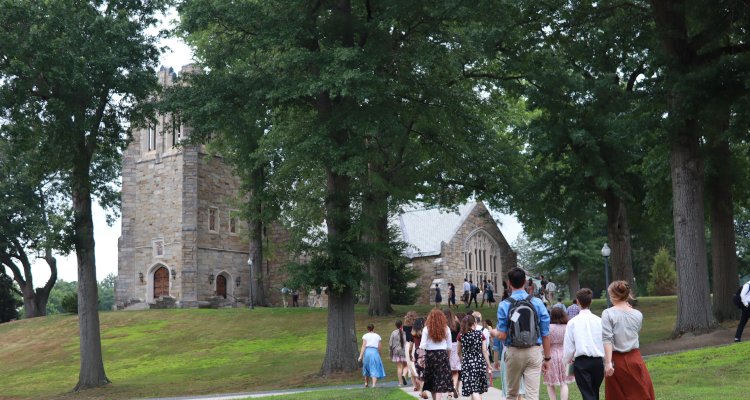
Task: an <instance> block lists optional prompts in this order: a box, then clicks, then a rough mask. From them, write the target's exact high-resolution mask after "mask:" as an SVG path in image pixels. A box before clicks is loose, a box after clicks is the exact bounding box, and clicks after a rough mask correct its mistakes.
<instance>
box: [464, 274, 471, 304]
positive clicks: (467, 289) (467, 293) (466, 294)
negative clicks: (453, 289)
mask: <svg viewBox="0 0 750 400" xmlns="http://www.w3.org/2000/svg"><path fill="white" fill-rule="evenodd" d="M470 292H471V284H470V283H469V282H468V280H467V279H466V278H464V295H463V298H462V300H463V301H464V304H465V305H466V308H469V303H468V301H469V298H470V297H469V296H470V294H471V293H470Z"/></svg>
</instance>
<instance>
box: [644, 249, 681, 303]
mask: <svg viewBox="0 0 750 400" xmlns="http://www.w3.org/2000/svg"><path fill="white" fill-rule="evenodd" d="M650 276H651V280H650V281H649V282H648V294H649V295H650V296H674V295H676V294H677V269H676V268H675V265H674V262H672V257H671V256H670V255H669V251H667V249H665V248H664V247H662V248H661V249H659V252H658V253H656V255H655V256H654V265H653V266H652V267H651V274H650Z"/></svg>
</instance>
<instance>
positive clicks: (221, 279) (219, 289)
mask: <svg viewBox="0 0 750 400" xmlns="http://www.w3.org/2000/svg"><path fill="white" fill-rule="evenodd" d="M216 295H217V296H221V297H223V298H225V299H226V298H227V277H226V276H224V275H219V276H217V277H216Z"/></svg>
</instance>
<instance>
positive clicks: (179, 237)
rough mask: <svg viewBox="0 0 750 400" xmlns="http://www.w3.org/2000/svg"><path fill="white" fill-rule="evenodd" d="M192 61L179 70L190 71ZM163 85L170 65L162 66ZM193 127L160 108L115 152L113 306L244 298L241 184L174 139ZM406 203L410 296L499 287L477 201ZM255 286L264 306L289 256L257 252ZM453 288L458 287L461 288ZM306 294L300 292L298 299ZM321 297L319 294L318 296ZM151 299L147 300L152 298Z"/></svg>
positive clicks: (278, 236)
mask: <svg viewBox="0 0 750 400" xmlns="http://www.w3.org/2000/svg"><path fill="white" fill-rule="evenodd" d="M193 71H194V70H193V68H192V66H190V65H187V66H184V67H183V68H182V71H181V72H182V73H190V72H193ZM158 74H159V82H160V83H161V84H162V85H171V84H173V79H174V78H175V76H176V75H175V73H174V71H173V70H172V69H171V68H169V69H167V68H165V67H162V69H161V70H160V71H159V73H158ZM190 131H191V129H190V128H189V127H187V126H184V125H182V124H181V123H180V121H179V119H178V118H177V117H172V116H165V115H161V116H159V121H158V123H157V124H156V125H152V126H149V127H147V128H144V129H141V130H138V131H136V132H133V141H132V143H131V144H130V146H129V147H128V148H127V149H126V150H125V151H124V152H123V165H122V232H121V236H120V238H119V241H118V277H117V279H116V280H115V308H116V309H122V308H124V307H127V306H129V305H131V304H133V303H141V302H145V303H151V304H154V305H155V304H156V303H158V304H160V305H164V304H166V307H167V308H172V307H176V308H199V307H201V308H203V307H212V308H217V307H236V306H238V305H239V306H244V305H245V304H246V303H247V302H248V300H249V298H250V285H249V283H250V267H249V266H248V265H247V259H248V256H249V253H248V244H247V243H245V242H243V241H242V240H241V236H240V232H241V230H242V229H243V228H246V223H245V222H244V221H241V220H238V219H237V218H236V217H234V216H233V215H232V212H233V211H236V210H234V209H233V208H232V206H231V204H232V200H234V199H236V198H237V196H238V195H239V190H238V188H239V186H240V182H239V179H238V178H237V177H235V176H234V175H233V174H232V171H231V169H230V168H229V167H228V166H227V165H225V164H224V163H223V162H222V159H221V157H220V156H210V157H209V155H208V153H207V152H206V151H205V149H204V148H203V147H202V146H198V147H195V146H177V145H178V144H179V142H180V141H181V140H182V139H183V138H186V137H188V136H189V135H190ZM417 207H418V206H415V207H413V209H410V210H409V211H406V212H404V213H402V214H400V215H398V216H397V217H396V218H394V219H392V223H394V224H396V225H397V227H398V228H399V229H400V232H401V234H402V235H403V239H404V240H405V241H406V243H408V244H409V246H408V248H407V250H406V254H404V255H405V256H406V257H408V258H409V259H410V260H411V263H412V265H414V266H416V267H418V268H419V269H420V270H421V271H422V277H421V278H420V279H418V280H417V282H413V283H412V285H417V286H419V287H421V288H424V293H423V295H422V297H420V299H419V301H418V303H419V304H426V303H428V302H429V301H430V298H432V297H434V290H431V289H430V287H431V286H432V287H434V284H435V283H440V285H441V287H442V288H443V289H442V293H443V298H444V301H447V283H449V282H452V283H454V284H455V285H456V286H457V287H458V291H459V292H460V290H461V289H460V286H461V283H462V282H463V279H464V277H468V278H469V279H472V280H474V281H475V282H477V281H479V280H482V279H490V280H492V282H493V283H494V284H495V287H496V288H497V287H498V283H500V281H501V280H502V278H501V273H502V271H507V270H508V269H509V268H512V267H514V266H516V253H515V252H514V251H513V250H512V249H511V248H510V246H509V245H508V243H507V241H506V240H505V238H504V237H503V234H502V233H501V232H500V229H499V228H498V226H497V224H496V223H495V221H494V220H493V218H492V217H491V216H490V214H489V212H488V210H487V208H486V207H485V206H484V204H483V203H481V202H478V203H468V204H464V205H460V206H458V212H457V213H454V212H441V211H440V210H439V209H438V208H423V209H418V208H417ZM286 239H288V233H287V232H286V231H285V230H284V229H283V228H282V227H280V226H279V225H278V224H270V226H269V227H268V228H266V229H264V235H263V240H264V242H265V244H268V245H270V246H269V247H271V248H275V249H278V248H280V246H279V245H280V244H283V243H284V241H285V240H286ZM264 257H265V258H264V259H263V270H264V271H263V272H264V274H263V286H264V288H265V291H266V295H267V298H268V300H269V301H270V302H271V303H272V304H279V303H280V302H281V293H280V290H279V289H280V288H281V285H283V282H284V279H285V278H286V277H285V276H284V275H283V273H282V268H281V266H282V265H283V264H284V263H285V262H286V261H287V259H288V256H287V255H286V254H283V253H279V252H278V251H277V252H276V253H274V254H264ZM459 295H460V293H459ZM306 302H307V296H306V295H305V294H302V293H301V296H300V304H302V305H305V304H306ZM324 304H325V302H324ZM152 307H153V306H152Z"/></svg>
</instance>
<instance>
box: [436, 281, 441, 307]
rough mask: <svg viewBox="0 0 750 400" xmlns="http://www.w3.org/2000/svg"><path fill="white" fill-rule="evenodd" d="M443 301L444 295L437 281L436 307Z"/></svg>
mask: <svg viewBox="0 0 750 400" xmlns="http://www.w3.org/2000/svg"><path fill="white" fill-rule="evenodd" d="M442 302H443V296H442V295H440V285H439V284H437V283H436V284H435V308H438V306H439V305H440V303H442Z"/></svg>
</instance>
